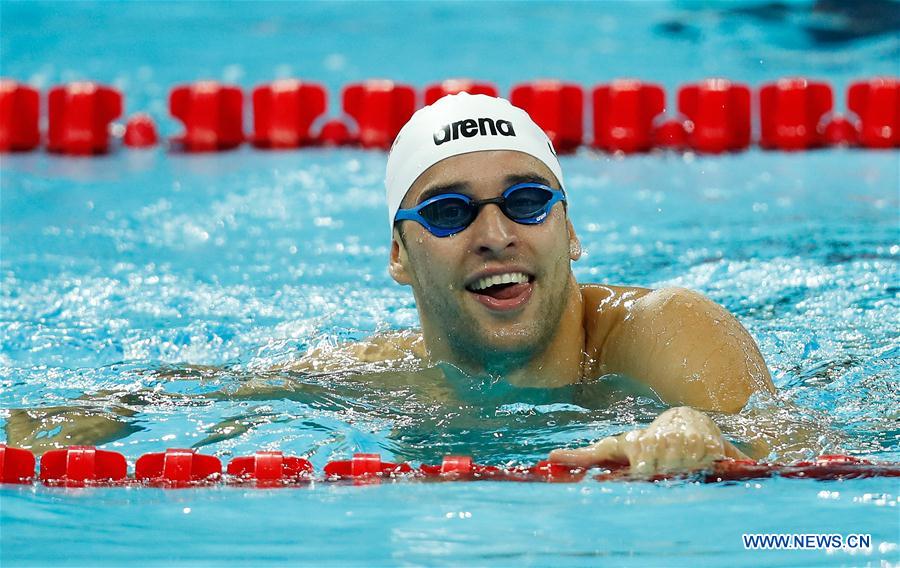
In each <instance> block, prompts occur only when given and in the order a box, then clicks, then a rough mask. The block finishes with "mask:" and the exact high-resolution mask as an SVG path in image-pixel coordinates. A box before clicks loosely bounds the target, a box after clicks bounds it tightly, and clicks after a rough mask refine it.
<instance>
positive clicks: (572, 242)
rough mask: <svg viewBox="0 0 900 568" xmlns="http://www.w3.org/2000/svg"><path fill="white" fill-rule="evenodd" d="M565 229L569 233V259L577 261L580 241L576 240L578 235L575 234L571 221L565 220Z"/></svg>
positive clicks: (579, 255)
mask: <svg viewBox="0 0 900 568" xmlns="http://www.w3.org/2000/svg"><path fill="white" fill-rule="evenodd" d="M566 229H568V231H569V258H570V259H571V260H578V259H579V258H581V241H579V240H578V235H576V234H575V227H574V226H573V225H572V221H571V220H566Z"/></svg>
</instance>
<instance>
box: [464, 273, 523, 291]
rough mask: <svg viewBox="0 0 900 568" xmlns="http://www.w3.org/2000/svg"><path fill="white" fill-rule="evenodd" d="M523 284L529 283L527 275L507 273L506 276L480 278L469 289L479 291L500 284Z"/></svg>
mask: <svg viewBox="0 0 900 568" xmlns="http://www.w3.org/2000/svg"><path fill="white" fill-rule="evenodd" d="M522 282H528V275H527V274H523V273H521V272H507V273H506V274H495V275H494V276H485V277H484V278H479V279H478V280H476V281H475V283H474V284H472V285H471V286H469V288H470V289H471V290H476V291H477V290H484V289H486V288H490V287H491V286H497V285H499V284H521V283H522Z"/></svg>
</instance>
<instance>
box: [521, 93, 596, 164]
mask: <svg viewBox="0 0 900 568" xmlns="http://www.w3.org/2000/svg"><path fill="white" fill-rule="evenodd" d="M509 102H511V103H512V104H513V105H515V106H517V107H519V108H521V109H523V110H525V111H526V112H527V113H528V115H529V116H530V117H531V119H532V120H533V121H534V122H535V123H536V124H537V125H538V126H540V127H541V129H543V131H544V132H546V133H547V136H548V137H549V138H550V142H552V143H553V147H554V149H555V150H556V151H557V152H560V153H567V152H574V151H575V149H576V148H578V147H579V146H581V142H582V140H583V138H584V90H583V89H582V88H581V87H580V86H579V85H575V84H572V83H563V82H561V81H552V80H544V81H535V82H533V83H523V84H520V85H516V86H514V87H513V88H512V90H511V91H510V94H509Z"/></svg>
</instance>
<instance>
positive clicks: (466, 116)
mask: <svg viewBox="0 0 900 568" xmlns="http://www.w3.org/2000/svg"><path fill="white" fill-rule="evenodd" d="M483 150H516V151H519V152H524V153H525V154H528V155H530V156H534V157H535V158H537V159H538V160H540V161H541V162H543V163H544V164H545V165H546V166H547V167H548V168H549V169H550V171H551V172H553V175H554V176H556V181H558V182H559V183H560V185H562V183H563V178H562V169H561V168H560V167H559V159H557V157H556V152H555V151H554V149H553V144H551V143H550V139H549V138H547V135H546V134H544V131H543V130H541V129H540V127H539V126H538V125H537V124H535V123H534V121H532V120H531V117H530V116H528V113H526V112H525V111H524V110H522V109H520V108H518V107H514V106H513V105H512V104H510V102H509V101H508V100H506V99H500V98H497V97H489V96H487V95H470V94H468V93H459V94H457V95H447V96H445V97H443V98H441V99H438V101H437V102H435V103H434V104H432V105H430V106H427V107H425V108H422V109H420V110H418V111H416V113H415V114H414V115H412V118H410V119H409V122H407V123H406V125H405V126H404V127H403V129H402V130H400V134H398V135H397V138H396V139H395V140H394V145H393V146H392V147H391V154H390V156H388V162H387V174H386V176H385V180H384V185H385V187H386V188H387V202H388V221H389V222H390V225H391V227H393V226H394V217H395V216H396V215H397V210H398V209H400V202H401V201H403V198H404V197H405V196H406V192H407V191H409V188H410V186H412V184H413V183H414V182H415V181H416V179H417V178H418V177H419V176H420V175H422V173H423V172H424V171H425V170H427V169H428V168H430V167H431V166H433V165H434V164H436V163H438V162H440V161H441V160H443V159H445V158H449V157H451V156H458V155H459V154H468V153H469V152H480V151H483Z"/></svg>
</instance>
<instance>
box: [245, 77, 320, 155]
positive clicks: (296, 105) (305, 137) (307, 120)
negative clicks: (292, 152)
mask: <svg viewBox="0 0 900 568" xmlns="http://www.w3.org/2000/svg"><path fill="white" fill-rule="evenodd" d="M327 108H328V95H327V94H326V93H325V87H323V86H321V85H317V84H315V83H306V82H302V81H297V80H295V79H284V80H280V81H275V82H273V83H270V84H268V85H261V86H259V87H257V88H256V89H254V90H253V145H254V146H256V147H258V148H276V149H278V148H299V147H301V146H310V145H312V144H313V143H315V138H314V137H313V136H312V134H311V133H310V126H311V125H312V123H313V121H315V120H316V119H317V118H318V117H319V116H321V115H323V114H325V111H326V110H327Z"/></svg>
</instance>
